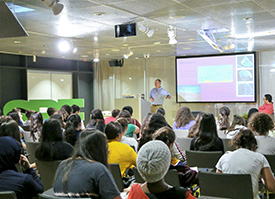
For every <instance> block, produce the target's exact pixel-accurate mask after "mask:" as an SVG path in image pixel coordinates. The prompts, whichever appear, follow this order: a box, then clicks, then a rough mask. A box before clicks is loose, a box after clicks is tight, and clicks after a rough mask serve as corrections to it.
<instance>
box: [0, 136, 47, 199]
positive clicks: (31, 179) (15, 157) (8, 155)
mask: <svg viewBox="0 0 275 199" xmlns="http://www.w3.org/2000/svg"><path fill="white" fill-rule="evenodd" d="M0 146H1V150H0V191H14V192H15V194H16V196H17V198H18V199H30V198H32V197H33V196H36V195H37V194H38V193H42V192H43V185H42V182H41V180H40V178H39V177H38V175H37V174H36V172H35V170H34V169H33V168H31V167H30V163H29V162H28V159H27V158H26V157H25V156H23V155H20V154H21V149H22V147H21V145H20V144H19V143H18V142H17V141H16V140H15V139H13V138H11V137H8V136H7V137H0ZM17 163H19V166H21V167H22V169H23V172H24V173H20V172H17V169H16V167H15V164H17Z"/></svg>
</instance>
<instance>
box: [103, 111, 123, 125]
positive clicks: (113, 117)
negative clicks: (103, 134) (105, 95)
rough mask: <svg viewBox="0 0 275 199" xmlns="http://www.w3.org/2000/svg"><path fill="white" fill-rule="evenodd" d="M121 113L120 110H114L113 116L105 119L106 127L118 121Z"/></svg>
mask: <svg viewBox="0 0 275 199" xmlns="http://www.w3.org/2000/svg"><path fill="white" fill-rule="evenodd" d="M119 113H120V110H119V109H114V110H112V116H110V117H106V118H105V120H104V121H105V125H107V124H108V123H109V122H114V121H115V120H116V116H118V114H119Z"/></svg>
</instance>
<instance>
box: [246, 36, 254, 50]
mask: <svg viewBox="0 0 275 199" xmlns="http://www.w3.org/2000/svg"><path fill="white" fill-rule="evenodd" d="M253 48H254V38H249V39H248V44H247V48H246V50H247V51H252V50H253Z"/></svg>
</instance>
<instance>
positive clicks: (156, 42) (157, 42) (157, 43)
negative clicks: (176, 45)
mask: <svg viewBox="0 0 275 199" xmlns="http://www.w3.org/2000/svg"><path fill="white" fill-rule="evenodd" d="M153 44H154V45H159V44H161V42H160V41H155V42H154V43H153Z"/></svg>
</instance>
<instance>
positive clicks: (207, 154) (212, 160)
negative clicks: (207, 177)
mask: <svg viewBox="0 0 275 199" xmlns="http://www.w3.org/2000/svg"><path fill="white" fill-rule="evenodd" d="M222 154H223V153H222V152H221V151H189V150H188V151H186V161H187V164H188V166H190V167H199V168H210V169H211V168H212V169H213V168H215V166H216V164H217V162H218V160H219V159H220V157H221V156H222Z"/></svg>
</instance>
